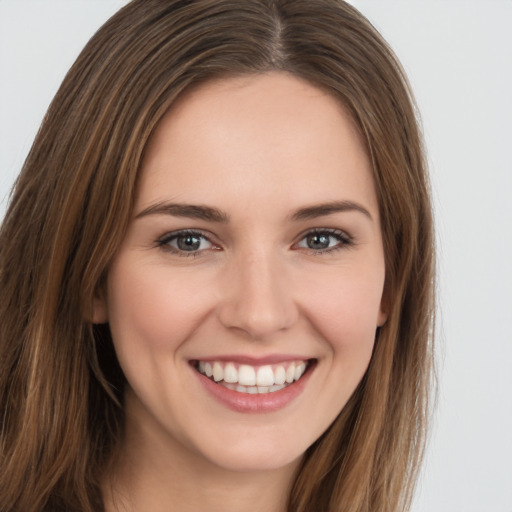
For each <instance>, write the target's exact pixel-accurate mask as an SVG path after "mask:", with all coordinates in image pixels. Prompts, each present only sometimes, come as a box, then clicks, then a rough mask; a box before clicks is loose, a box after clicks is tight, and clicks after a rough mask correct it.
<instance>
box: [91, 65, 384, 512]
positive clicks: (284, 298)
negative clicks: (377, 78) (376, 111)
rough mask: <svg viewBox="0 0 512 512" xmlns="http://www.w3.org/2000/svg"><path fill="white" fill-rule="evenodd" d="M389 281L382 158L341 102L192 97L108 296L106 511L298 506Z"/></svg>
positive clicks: (167, 142)
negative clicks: (299, 474)
mask: <svg viewBox="0 0 512 512" xmlns="http://www.w3.org/2000/svg"><path fill="white" fill-rule="evenodd" d="M384 274H385V270H384V254H383V248H382V239H381V231H380V223H379V214H378V204H377V199H376V194H375V189H374V184H373V179H372V171H371V165H370V162H369V159H368V156H367V154H366V151H365V149H364V146H363V144H362V142H361V138H360V136H359V134H358V132H357V130H356V129H355V127H354V124H353V123H352V121H351V120H350V118H349V116H348V115H347V113H346V112H345V110H344V109H343V108H342V107H341V106H340V104H339V103H338V102H337V101H336V100H335V99H334V98H333V97H331V96H330V95H328V94H326V93H325V92H323V91H321V90H320V89H318V88H316V87H314V86H312V85H310V84H309V83H307V82H305V81H303V80H300V79H298V78H295V77H292V76H290V75H288V74H285V73H277V72H274V73H268V74H264V75H254V76H247V77H241V78H229V79H224V80H217V81H214V82H209V83H206V84H203V85H201V86H200V87H198V88H196V89H195V90H193V91H191V92H189V93H188V94H187V95H185V96H184V97H183V98H182V99H181V100H180V101H179V102H178V103H177V104H176V105H174V106H173V108H172V109H171V110H170V111H169V112H168V113H167V115H166V116H165V117H164V119H163V120H162V121H161V123H160V124H159V126H158V128H157V130H156V132H155V133H154V135H153V136H152V138H151V140H150V143H149V145H148V148H147V151H146V153H145V158H144V160H143V163H142V168H141V175H140V182H139V189H138V194H137V200H136V204H135V208H134V217H133V221H132V223H131V225H130V228H129V230H128V233H127V235H126V237H125V240H124V242H123V244H122V246H121V248H120V249H119V252H118V254H117V256H116V258H115V261H114V262H113V264H112V266H111V268H110V269H109V274H108V282H107V289H106V293H105V295H104V296H101V297H98V298H97V300H96V304H95V311H94V317H95V318H94V320H95V321H96V322H107V321H108V322H109V324H110V328H111V331H112V336H113V340H114V345H115V348H116V352H117V355H118V358H119V361H120V364H121V366H122V368H123V371H124V373H125V375H126V378H127V381H128V385H127V389H126V393H125V405H126V436H125V439H124V445H123V452H122V453H123V455H122V459H121V460H120V462H119V465H118V470H117V472H116V475H114V476H112V478H111V482H110V485H109V486H105V495H106V503H107V510H108V511H109V512H113V511H115V510H126V511H130V512H132V511H133V512H135V511H145V510H151V511H153V512H163V511H180V512H192V511H199V510H201V511H202V510H208V511H212V512H217V511H223V512H230V511H237V512H245V511H251V512H255V511H256V512H257V511H260V510H261V511H265V512H283V511H284V510H285V506H286V499H287V493H288V492H289V488H290V485H291V482H292V481H293V477H294V474H295V473H296V471H297V468H298V465H299V464H300V461H301V460H302V456H303V454H304V452H305V450H306V449H307V448H308V447H309V446H310V445H311V444H312V443H313V442H314V441H315V440H316V439H318V437H319V436H320V435H321V434H322V433H323V432H325V430H326V429H327V428H328V427H329V425H330V424H331V423H332V422H333V420H334V419H335V418H336V416H337V415H338V414H339V412H340V411H341V410H342V408H343V406H344V405H345V404H346V402H347V401H348V399H349V398H350V396H351V394H352V393H353V391H354V390H355V388H356V386H357V384H358V383H359V382H360V380H361V378H362V376H363V375H364V373H365V371H366V369H367V367H368V364H369V361H370V357H371V354H372V349H373V344H374V338H375V330H376V328H377V327H378V326H379V325H382V324H383V323H384V322H385V320H386V314H385V312H384V311H383V307H382V304H381V303H382V293H383V286H384ZM242 367H244V368H242ZM291 367H293V369H292V370H290V368H291ZM212 371H214V375H211V372H212ZM251 372H252V373H251ZM290 372H291V373H290ZM294 372H295V373H294ZM242 373H243V376H242ZM209 374H210V375H209ZM254 378H256V380H257V382H256V383H255V382H251V379H254ZM268 379H270V381H268ZM285 379H286V380H285ZM215 381H217V382H215ZM226 381H231V383H230V384H227V383H226ZM267 381H268V382H267ZM258 384H259V387H258ZM228 388H229V389H228ZM271 388H272V389H271Z"/></svg>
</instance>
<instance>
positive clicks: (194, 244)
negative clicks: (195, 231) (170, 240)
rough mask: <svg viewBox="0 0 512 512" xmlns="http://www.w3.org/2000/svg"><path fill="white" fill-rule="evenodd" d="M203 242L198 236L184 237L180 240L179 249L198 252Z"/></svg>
mask: <svg viewBox="0 0 512 512" xmlns="http://www.w3.org/2000/svg"><path fill="white" fill-rule="evenodd" d="M200 245H201V240H200V239H199V238H198V237H197V236H182V237H180V238H178V247H179V248H180V249H181V250H182V251H197V250H198V249H199V246H200Z"/></svg>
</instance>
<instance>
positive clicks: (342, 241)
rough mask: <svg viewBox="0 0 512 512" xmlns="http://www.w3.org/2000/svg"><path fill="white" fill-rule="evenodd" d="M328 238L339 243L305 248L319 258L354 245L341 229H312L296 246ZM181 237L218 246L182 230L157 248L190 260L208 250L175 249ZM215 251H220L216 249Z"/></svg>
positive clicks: (199, 234)
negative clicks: (314, 237) (305, 241)
mask: <svg viewBox="0 0 512 512" xmlns="http://www.w3.org/2000/svg"><path fill="white" fill-rule="evenodd" d="M315 235H317V236H326V237H328V238H334V239H336V240H337V241H338V243H337V244H336V245H335V246H333V247H327V248H324V249H319V250H315V249H311V248H307V247H303V249H305V250H306V251H307V252H308V253H310V254H313V255H315V256H319V255H322V254H329V253H333V252H335V251H339V250H341V249H346V248H349V247H351V246H353V245H354V240H353V238H352V237H351V236H350V235H348V234H347V233H345V232H344V231H341V230H339V229H332V228H315V229H310V230H308V231H306V232H305V233H303V234H302V235H301V237H300V239H299V241H298V242H297V243H295V244H294V247H295V246H298V244H299V243H301V242H302V241H303V240H305V239H307V237H310V236H315ZM181 237H190V238H197V239H200V240H206V241H207V242H208V243H210V244H211V245H212V246H213V247H216V245H215V244H214V243H213V242H212V241H211V240H210V238H209V237H208V236H206V235H205V234H204V233H202V232H201V231H194V230H188V229H186V230H181V231H174V232H172V233H168V234H166V235H164V236H163V237H162V238H160V239H158V240H157V242H156V245H157V247H160V248H161V249H163V250H165V251H168V252H171V253H173V254H176V255H177V256H180V257H184V258H189V257H197V256H199V255H200V254H201V253H202V252H203V251H205V250H207V249H197V250H193V251H185V250H182V249H179V248H176V247H173V246H171V245H170V243H171V242H173V241H175V240H177V239H179V238H181ZM214 250H218V248H217V249H214Z"/></svg>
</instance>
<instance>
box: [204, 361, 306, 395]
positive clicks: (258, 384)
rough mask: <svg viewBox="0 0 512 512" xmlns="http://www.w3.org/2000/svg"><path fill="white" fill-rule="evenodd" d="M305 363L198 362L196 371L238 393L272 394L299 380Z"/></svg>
mask: <svg viewBox="0 0 512 512" xmlns="http://www.w3.org/2000/svg"><path fill="white" fill-rule="evenodd" d="M306 368H307V363H306V362H305V361H293V362H290V363H288V366H287V365H286V364H280V365H274V366H272V365H264V366H259V367H253V366H250V365H248V364H241V365H240V366H239V367H238V368H237V366H236V363H233V362H228V363H223V362H221V361H211V362H205V361H198V364H197V370H198V371H199V372H200V373H202V374H203V375H206V376H207V377H209V378H212V379H213V380H214V381H215V382H217V383H219V384H221V385H223V386H225V387H226V388H228V389H231V390H233V391H238V392H240V393H250V394H256V393H261V394H264V393H272V392H274V391H279V390H281V389H283V388H285V387H286V386H287V385H288V384H292V383H293V382H295V381H297V380H299V379H300V378H301V377H302V375H304V372H305V371H306Z"/></svg>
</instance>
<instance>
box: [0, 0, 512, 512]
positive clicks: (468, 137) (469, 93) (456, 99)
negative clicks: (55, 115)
mask: <svg viewBox="0 0 512 512" xmlns="http://www.w3.org/2000/svg"><path fill="white" fill-rule="evenodd" d="M124 3H125V2H124V1H123V0H0V218H1V217H2V216H3V214H4V212H5V207H6V202H7V195H8V191H9V189H10V187H11V185H12V182H13V181H14V179H15V176H16V175H17V173H18V172H19V169H20V167H21V165H22V162H23V159H24V157H25V156H26V153H27V151H28V149H29V147H30V144H31V141H32V139H33V137H34V135H35V133H36V130H37V128H38V126H39V123H40V122H41V119H42V117H43V115H44V112H45V110H46V108H47V106H48V104H49V102H50V100H51V98H52V97H53V95H54V93H55V92H56V89H57V87H58V86H59V84H60V82H61V80H62V79H63V77H64V74H65V72H66V71H67V69H68V68H69V66H70V65H71V64H72V62H73V61H74V59H75V57H76V56H77V54H78V52H79V51H80V49H81V48H82V47H83V45H84V44H85V43H86V41H87V40H88V38H89V37H90V36H91V35H92V34H93V33H94V31H95V30H96V29H97V28H98V27H99V26H100V25H101V24H102V23H103V22H104V21H105V20H106V19H107V18H108V17H109V16H110V15H111V14H112V13H113V12H115V10H117V8H118V7H120V6H121V5H123V4H124ZM352 3H353V4H354V5H356V7H358V8H359V9H360V10H361V11H362V12H363V13H364V14H365V15H366V16H368V17H369V19H370V20H371V21H372V22H373V23H374V24H375V25H376V27H377V28H378V29H379V30H381V32H382V33H383V34H384V36H385V37H386V38H387V39H388V40H389V42H390V43H391V45H392V47H393V48H394V49H395V51H396V53H397V54H398V56H399V58H400V59H401V60H402V62H403V64H404V66H405V68H406V70H407V72H408V73H409V76H410V79H411V82H412V85H413V88H414V90H415V92H416V97H417V100H418V103H419V105H420V109H421V111H422V113H423V124H424V131H425V137H426V141H427V146H428V149H429V161H430V164H431V172H432V182H433V188H434V201H435V208H436V216H437V229H438V239H439V304H440V305H439V325H438V359H439V378H440V379H439V380H440V388H439V401H438V408H437V413H436V428H435V429H434V431H433V433H432V436H431V442H430V445H429V450H428V457H427V464H426V466H425V471H424V474H423V477H422V479H421V482H420V488H419V492H418V494H417V498H416V502H415V506H414V512H512V334H511V328H510V324H511V320H512V200H511V195H512V99H511V98H512V0H480V1H471V0H466V1H456V0H442V1H441V0H428V1H427V0H424V1H420V0H409V1H406V0H403V1H395V0H353V1H352ZM0 293H1V292H0Z"/></svg>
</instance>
